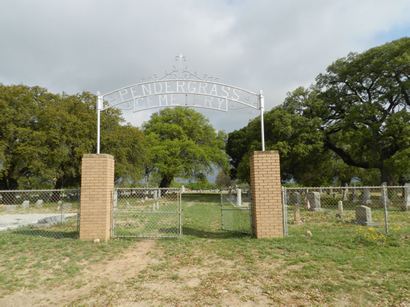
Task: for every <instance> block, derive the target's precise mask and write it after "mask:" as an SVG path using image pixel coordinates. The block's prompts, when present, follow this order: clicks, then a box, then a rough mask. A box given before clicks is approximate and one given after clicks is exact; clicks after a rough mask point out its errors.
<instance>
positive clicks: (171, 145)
mask: <svg viewBox="0 0 410 307" xmlns="http://www.w3.org/2000/svg"><path fill="white" fill-rule="evenodd" d="M143 130H144V133H145V134H146V137H147V142H148V143H149V147H150V163H149V165H148V166H147V167H148V168H149V170H150V172H152V173H154V174H157V175H158V176H159V177H160V181H159V185H160V187H168V186H169V185H170V184H171V182H172V180H173V179H174V178H175V177H183V178H192V177H194V178H202V177H203V176H204V175H205V174H208V173H210V172H212V167H213V166H214V165H217V166H219V167H222V168H224V169H226V168H227V156H226V154H225V150H224V147H225V142H224V139H225V134H224V133H223V132H218V133H217V132H216V131H215V129H214V128H213V127H212V126H211V125H210V123H209V122H208V120H207V119H206V118H205V117H204V116H203V115H202V114H201V113H198V112H196V111H194V110H192V109H187V108H182V107H176V108H172V109H169V108H168V109H163V110H161V111H160V112H159V114H153V115H152V117H151V119H150V120H149V121H148V122H146V123H145V125H144V128H143Z"/></svg>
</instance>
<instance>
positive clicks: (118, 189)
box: [115, 188, 181, 192]
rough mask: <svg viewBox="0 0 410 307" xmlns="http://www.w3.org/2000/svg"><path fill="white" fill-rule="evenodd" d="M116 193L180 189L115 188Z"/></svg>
mask: <svg viewBox="0 0 410 307" xmlns="http://www.w3.org/2000/svg"><path fill="white" fill-rule="evenodd" d="M115 190H117V191H158V190H163V191H176V192H177V191H181V189H178V188H115Z"/></svg>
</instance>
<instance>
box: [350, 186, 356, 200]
mask: <svg viewBox="0 0 410 307" xmlns="http://www.w3.org/2000/svg"><path fill="white" fill-rule="evenodd" d="M351 195H352V203H356V202H357V191H356V188H355V187H352V194H351Z"/></svg>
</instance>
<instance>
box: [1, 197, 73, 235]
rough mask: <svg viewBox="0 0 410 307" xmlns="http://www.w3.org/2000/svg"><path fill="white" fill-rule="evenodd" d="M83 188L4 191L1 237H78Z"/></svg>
mask: <svg viewBox="0 0 410 307" xmlns="http://www.w3.org/2000/svg"><path fill="white" fill-rule="evenodd" d="M79 207H80V190H79V189H70V190H12V191H0V236H4V235H13V234H14V235H15V234H24V235H32V236H44V237H53V238H77V237H78V233H79Z"/></svg>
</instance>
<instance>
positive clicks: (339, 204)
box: [337, 200, 343, 216]
mask: <svg viewBox="0 0 410 307" xmlns="http://www.w3.org/2000/svg"><path fill="white" fill-rule="evenodd" d="M337 211H339V214H340V216H342V215H343V201H341V200H339V201H338V202H337Z"/></svg>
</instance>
